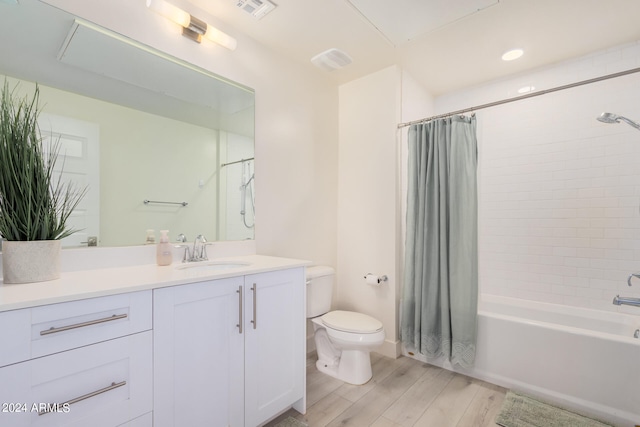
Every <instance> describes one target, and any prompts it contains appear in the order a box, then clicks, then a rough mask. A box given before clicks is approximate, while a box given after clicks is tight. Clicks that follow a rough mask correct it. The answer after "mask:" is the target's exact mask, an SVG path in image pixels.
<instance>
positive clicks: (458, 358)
mask: <svg viewBox="0 0 640 427" xmlns="http://www.w3.org/2000/svg"><path fill="white" fill-rule="evenodd" d="M408 144H409V159H408V190H407V231H406V240H405V270H404V293H403V306H402V309H403V310H402V319H401V335H402V340H403V342H405V343H406V344H410V345H411V346H413V348H414V349H415V351H417V352H419V353H421V354H423V355H425V356H426V357H427V358H435V357H440V356H445V357H446V358H447V359H448V360H450V361H451V364H452V365H460V366H462V367H470V366H472V365H473V361H474V359H475V350H476V316H477V300H478V245H477V241H478V237H477V235H478V226H477V223H478V214H477V212H478V207H477V205H478V203H477V177H476V170H477V164H478V161H477V141H476V119H475V116H471V117H463V116H455V117H450V118H446V119H438V120H433V121H430V122H427V123H424V124H419V125H413V126H411V127H410V128H409V138H408Z"/></svg>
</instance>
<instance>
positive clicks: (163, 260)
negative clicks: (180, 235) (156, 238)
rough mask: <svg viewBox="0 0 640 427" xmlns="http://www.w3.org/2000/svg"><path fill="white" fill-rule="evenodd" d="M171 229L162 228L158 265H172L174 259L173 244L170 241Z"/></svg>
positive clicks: (157, 258)
mask: <svg viewBox="0 0 640 427" xmlns="http://www.w3.org/2000/svg"><path fill="white" fill-rule="evenodd" d="M167 233H169V230H160V243H158V247H157V249H156V261H157V262H158V265H170V264H171V261H173V254H172V253H171V244H170V243H169V236H168V234H167Z"/></svg>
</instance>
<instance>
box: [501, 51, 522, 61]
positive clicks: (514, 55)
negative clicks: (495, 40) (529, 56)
mask: <svg viewBox="0 0 640 427" xmlns="http://www.w3.org/2000/svg"><path fill="white" fill-rule="evenodd" d="M523 53H524V50H522V49H511V50H508V51H506V52H505V53H503V54H502V60H503V61H513V60H514V59H518V58H520V57H521V56H522V54H523Z"/></svg>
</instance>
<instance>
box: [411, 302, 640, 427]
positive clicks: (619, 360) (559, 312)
mask: <svg viewBox="0 0 640 427" xmlns="http://www.w3.org/2000/svg"><path fill="white" fill-rule="evenodd" d="M638 314H639V315H638V316H635V315H625V314H618V313H614V312H605V311H598V310H590V309H582V308H577V307H569V306H564V305H558V304H547V303H538V302H531V301H526V300H521V299H515V298H506V297H497V296H490V295H483V296H482V297H481V298H480V303H479V312H478V342H477V351H476V362H475V366H474V368H473V369H465V370H461V369H455V370H456V371H459V372H461V373H463V374H465V375H469V376H472V377H475V378H479V379H481V380H484V381H487V382H490V383H493V384H497V385H500V386H503V387H506V388H509V389H513V390H517V391H521V392H524V393H527V394H530V395H532V396H538V397H539V398H541V399H544V400H547V401H550V402H553V403H555V404H557V405H558V406H563V407H565V408H568V409H574V410H577V411H579V412H582V413H586V414H590V415H592V416H594V417H596V418H599V419H602V420H604V421H608V422H610V423H612V424H614V425H616V426H622V427H633V426H635V425H636V424H637V425H640V339H638V338H634V336H633V335H634V332H635V331H636V330H637V329H640V308H638ZM410 350H411V349H405V351H410ZM429 363H434V361H431V360H430V361H429ZM435 364H436V365H439V366H442V367H444V368H448V369H451V366H450V365H449V366H447V363H446V362H445V363H442V362H441V363H438V361H435Z"/></svg>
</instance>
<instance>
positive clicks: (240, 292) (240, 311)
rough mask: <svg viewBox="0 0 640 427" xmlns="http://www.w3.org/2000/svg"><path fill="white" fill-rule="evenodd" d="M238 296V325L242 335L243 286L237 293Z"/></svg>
mask: <svg viewBox="0 0 640 427" xmlns="http://www.w3.org/2000/svg"><path fill="white" fill-rule="evenodd" d="M236 292H237V293H238V294H239V295H238V312H239V314H238V324H237V325H236V326H237V327H238V329H239V331H238V332H239V333H240V334H241V333H242V286H238V290H237V291H236Z"/></svg>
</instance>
